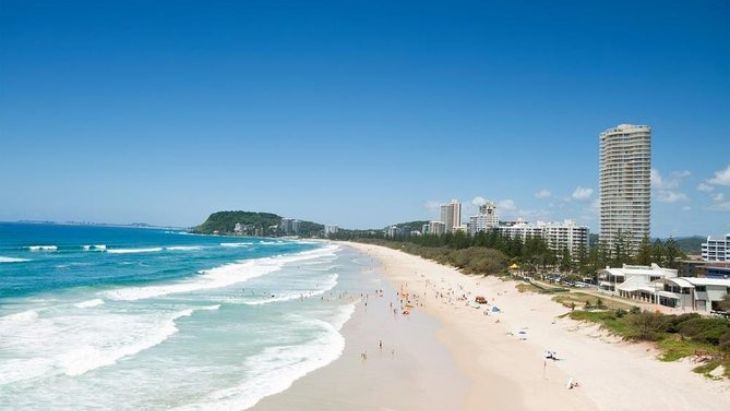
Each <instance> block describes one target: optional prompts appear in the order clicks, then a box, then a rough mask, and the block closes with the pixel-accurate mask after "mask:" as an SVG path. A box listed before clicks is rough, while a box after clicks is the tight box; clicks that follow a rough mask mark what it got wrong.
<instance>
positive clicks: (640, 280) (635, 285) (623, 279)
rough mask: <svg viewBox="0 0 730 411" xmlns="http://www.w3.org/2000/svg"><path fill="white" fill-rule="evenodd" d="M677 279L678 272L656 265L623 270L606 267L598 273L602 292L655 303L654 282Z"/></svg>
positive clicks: (630, 266) (629, 266)
mask: <svg viewBox="0 0 730 411" xmlns="http://www.w3.org/2000/svg"><path fill="white" fill-rule="evenodd" d="M675 277H677V270H674V269H671V268H662V267H659V266H658V265H656V264H652V265H650V266H645V265H627V264H624V265H623V266H622V267H621V268H611V267H606V268H605V269H603V270H601V271H599V272H598V281H599V282H598V285H599V287H600V288H601V289H602V290H605V291H609V292H611V293H613V294H617V295H619V296H621V297H626V298H633V299H636V300H641V301H646V302H652V303H655V302H657V301H656V298H657V294H656V292H657V290H656V285H655V284H652V283H653V282H654V281H657V280H660V279H663V278H675Z"/></svg>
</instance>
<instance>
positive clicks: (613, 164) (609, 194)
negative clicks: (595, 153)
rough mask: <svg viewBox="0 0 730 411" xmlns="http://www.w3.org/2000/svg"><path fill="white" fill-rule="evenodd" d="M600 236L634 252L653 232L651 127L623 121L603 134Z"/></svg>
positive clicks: (609, 245) (610, 246)
mask: <svg viewBox="0 0 730 411" xmlns="http://www.w3.org/2000/svg"><path fill="white" fill-rule="evenodd" d="M600 204H601V206H600V207H601V218H600V225H601V233H600V240H601V242H602V243H605V244H606V245H607V246H608V248H609V249H611V250H613V249H614V248H615V247H614V246H615V244H616V242H617V241H618V240H619V238H623V241H624V244H626V250H627V251H628V253H629V254H634V253H635V252H636V251H637V250H638V248H639V244H640V243H641V241H642V239H643V238H644V237H645V236H646V237H649V235H650V226H649V223H650V216H651V128H650V127H649V126H637V125H631V124H621V125H618V126H617V127H615V128H612V129H608V130H606V131H604V132H603V133H601V135H600Z"/></svg>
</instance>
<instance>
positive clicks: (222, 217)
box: [193, 211, 324, 236]
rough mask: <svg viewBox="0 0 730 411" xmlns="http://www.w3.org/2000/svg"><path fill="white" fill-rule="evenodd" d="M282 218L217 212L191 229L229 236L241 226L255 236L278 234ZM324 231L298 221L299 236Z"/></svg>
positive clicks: (271, 214)
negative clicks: (237, 225) (258, 234)
mask: <svg viewBox="0 0 730 411" xmlns="http://www.w3.org/2000/svg"><path fill="white" fill-rule="evenodd" d="M281 219H282V217H281V216H279V215H276V214H273V213H261V212H254V211H218V212H215V213H213V214H211V215H210V216H209V217H208V219H206V220H205V222H203V224H201V225H199V226H197V227H195V228H194V229H193V231H194V232H196V233H201V234H212V233H214V232H218V233H220V234H231V233H233V232H234V231H235V228H236V224H240V225H241V226H242V230H243V233H245V234H255V233H256V232H257V231H258V233H260V234H262V235H277V234H280V233H279V232H278V230H277V227H278V226H279V224H280V223H281ZM323 229H324V226H323V225H322V224H318V223H314V222H311V221H299V235H301V236H314V235H319V234H320V232H321V231H322V230H323Z"/></svg>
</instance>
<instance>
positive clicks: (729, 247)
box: [702, 234, 730, 261]
mask: <svg viewBox="0 0 730 411" xmlns="http://www.w3.org/2000/svg"><path fill="white" fill-rule="evenodd" d="M702 259H703V260H705V261H730V234H725V238H718V239H713V238H712V237H707V242H706V243H702Z"/></svg>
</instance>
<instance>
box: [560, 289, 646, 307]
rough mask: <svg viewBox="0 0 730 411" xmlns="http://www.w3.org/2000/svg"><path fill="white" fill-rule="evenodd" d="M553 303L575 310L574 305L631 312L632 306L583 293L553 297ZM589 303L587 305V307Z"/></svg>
mask: <svg viewBox="0 0 730 411" xmlns="http://www.w3.org/2000/svg"><path fill="white" fill-rule="evenodd" d="M553 301H556V302H558V303H560V304H562V305H563V306H564V307H566V308H573V304H575V308H586V307H588V309H592V308H596V309H601V310H605V309H608V310H626V311H628V310H630V309H631V307H632V306H631V305H629V304H625V303H621V302H617V301H613V300H609V299H603V298H600V297H596V296H593V295H590V294H585V293H581V292H572V293H565V294H561V295H556V296H555V297H553ZM586 303H587V305H586Z"/></svg>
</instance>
